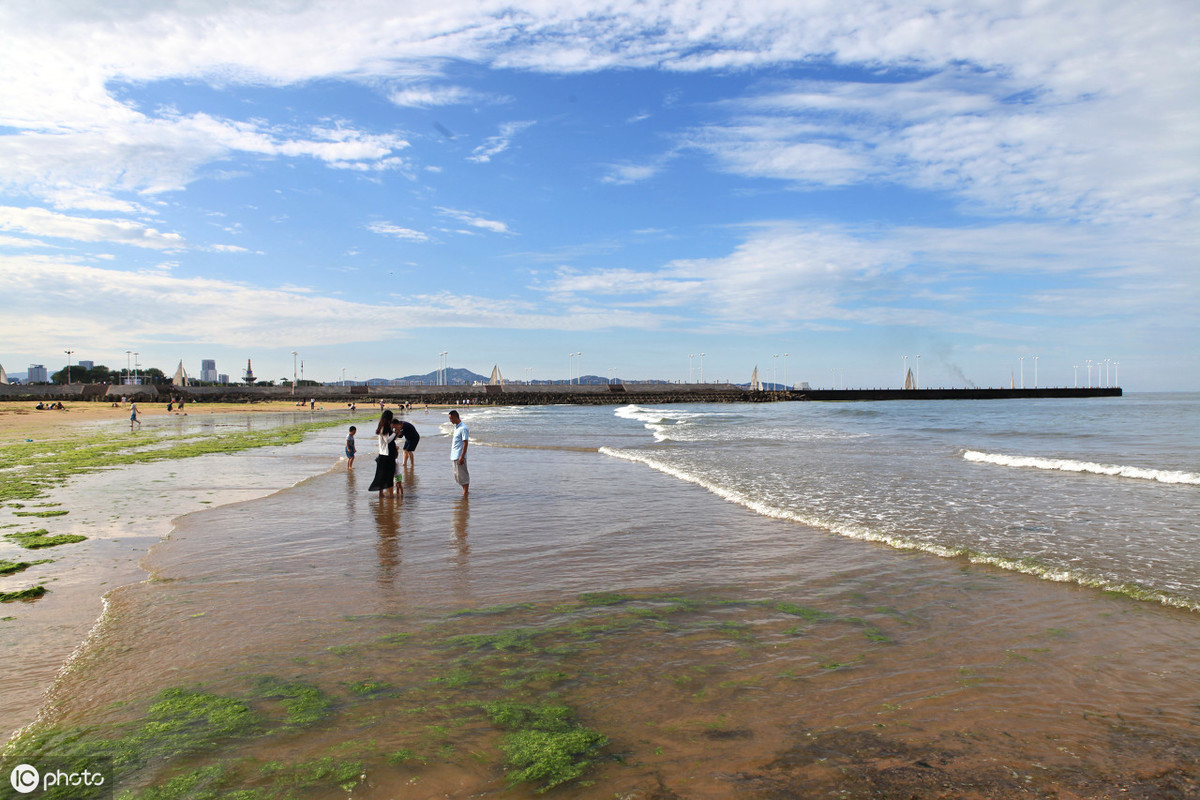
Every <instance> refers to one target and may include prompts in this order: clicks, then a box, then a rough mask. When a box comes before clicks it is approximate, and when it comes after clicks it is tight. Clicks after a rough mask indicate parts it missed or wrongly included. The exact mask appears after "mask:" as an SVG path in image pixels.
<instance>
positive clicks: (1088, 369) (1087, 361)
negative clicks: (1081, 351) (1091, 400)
mask: <svg viewBox="0 0 1200 800" xmlns="http://www.w3.org/2000/svg"><path fill="white" fill-rule="evenodd" d="M1083 363H1085V364H1087V371H1088V385H1087V388H1089V389H1090V388H1092V360H1091V359H1090V358H1089V359H1085V360H1084V362H1083Z"/></svg>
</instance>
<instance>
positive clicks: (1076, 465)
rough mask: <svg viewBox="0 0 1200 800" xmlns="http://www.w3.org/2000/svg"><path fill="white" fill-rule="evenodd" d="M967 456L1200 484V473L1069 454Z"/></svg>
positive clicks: (966, 456) (971, 452)
mask: <svg viewBox="0 0 1200 800" xmlns="http://www.w3.org/2000/svg"><path fill="white" fill-rule="evenodd" d="M963 458H964V459H966V460H967V461H973V462H976V463H979V464H996V465H999V466H1002V467H1025V468H1030V469H1045V470H1053V471H1057V472H1082V473H1088V474H1091V475H1109V476H1112V477H1117V478H1136V479H1138V480H1146V481H1158V482H1159V483H1182V484H1191V485H1193V486H1200V475H1198V474H1196V473H1194V472H1181V471H1178V470H1168V469H1148V468H1146V467H1127V466H1121V465H1119V464H1096V463H1094V462H1091V461H1075V460H1073V459H1069V458H1043V457H1040V456H1010V455H1005V454H1003V453H981V452H979V451H977V450H966V451H964V452H963Z"/></svg>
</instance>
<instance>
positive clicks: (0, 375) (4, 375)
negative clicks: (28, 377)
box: [0, 364, 8, 383]
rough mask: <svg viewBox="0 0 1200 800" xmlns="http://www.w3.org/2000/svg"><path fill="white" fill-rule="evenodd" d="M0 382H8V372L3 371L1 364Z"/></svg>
mask: <svg viewBox="0 0 1200 800" xmlns="http://www.w3.org/2000/svg"><path fill="white" fill-rule="evenodd" d="M0 383H8V373H7V372H5V371H4V365H3V364H0Z"/></svg>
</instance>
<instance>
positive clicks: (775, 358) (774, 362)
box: [771, 353, 779, 392]
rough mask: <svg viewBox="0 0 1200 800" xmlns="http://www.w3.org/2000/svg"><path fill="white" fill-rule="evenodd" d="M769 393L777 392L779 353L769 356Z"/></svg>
mask: <svg viewBox="0 0 1200 800" xmlns="http://www.w3.org/2000/svg"><path fill="white" fill-rule="evenodd" d="M771 391H773V392H777V391H779V353H772V354H771Z"/></svg>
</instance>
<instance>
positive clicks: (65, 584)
mask: <svg viewBox="0 0 1200 800" xmlns="http://www.w3.org/2000/svg"><path fill="white" fill-rule="evenodd" d="M85 408H88V411H87V412H85V413H74V412H73V410H70V409H69V410H68V411H65V412H64V411H41V412H37V411H35V412H29V413H28V414H22V413H20V409H16V410H14V409H12V407H11V404H0V447H8V446H13V445H15V444H17V443H18V442H20V443H22V446H26V445H25V444H24V443H25V442H26V440H27V439H31V438H32V439H33V441H34V446H37V445H45V447H46V448H48V449H50V450H53V449H55V448H57V447H60V446H62V445H63V444H64V443H65V442H69V441H70V440H71V438H72V437H73V436H77V435H78V434H79V433H80V431H86V432H87V433H88V435H89V436H94V434H95V432H99V433H101V434H105V433H106V431H107V430H111V431H112V433H113V439H114V441H116V442H119V441H120V437H121V435H122V434H124V435H129V432H128V430H126V429H124V421H125V420H126V419H127V414H128V410H127V409H125V408H119V409H110V408H107V407H104V408H96V407H94V406H93V407H86V406H85ZM140 410H141V408H140V407H139V411H140ZM311 414H312V412H308V411H307V409H305V412H304V413H303V415H301V414H300V413H299V409H297V408H295V407H294V406H291V405H281V404H270V405H267V404H263V405H260V406H256V407H255V408H254V410H253V412H250V411H248V409H247V408H246V407H245V406H237V405H231V406H215V405H214V406H209V407H207V408H205V409H204V411H203V412H201V413H192V414H190V415H180V414H173V415H168V414H167V413H166V410H165V406H164V407H162V408H161V409H155V410H153V411H151V412H150V413H149V414H146V415H144V418H145V420H146V429H147V431H152V430H153V429H154V428H155V427H156V426H159V425H170V424H172V423H174V424H175V425H180V426H184V427H185V428H187V429H191V430H194V431H196V432H197V435H199V436H200V437H201V438H202V439H219V438H220V436H219V435H216V436H214V435H213V434H212V433H205V432H203V431H202V430H200V429H201V428H203V427H205V426H206V425H207V426H211V425H212V423H213V422H214V421H215V420H228V421H230V422H233V421H235V420H239V419H243V420H246V421H247V423H248V424H251V425H254V424H255V422H256V420H257V421H261V422H263V423H266V424H267V426H268V427H267V430H271V429H272V427H274V428H278V429H280V430H282V429H285V428H287V427H289V425H288V417H296V416H303V417H309V416H310V415H311ZM316 416H318V417H326V418H327V419H328V420H329V421H330V422H331V423H332V424H331V425H330V426H329V427H328V428H326V429H325V430H328V431H336V433H333V434H332V435H330V434H328V433H326V434H325V435H322V431H321V430H317V431H316V432H315V433H310V434H308V435H306V437H305V441H304V443H301V444H299V445H292V446H290V447H289V446H285V447H283V448H281V447H279V446H278V445H273V444H266V445H264V446H259V447H251V448H248V449H243V450H239V451H236V452H234V453H209V454H203V455H182V456H180V457H177V458H170V459H167V460H161V461H154V462H144V463H132V464H124V465H120V466H117V467H98V468H96V469H92V470H84V471H81V472H78V473H76V474H73V475H71V476H70V477H69V478H68V479H67V480H66V481H65V482H63V483H59V482H54V483H52V484H51V485H49V486H46V487H44V488H43V490H42V492H41V494H39V496H37V497H36V498H35V499H33V500H24V501H21V502H0V527H2V528H3V532H4V533H11V532H19V531H22V530H25V529H29V528H45V529H48V531H49V533H50V535H59V534H67V535H80V536H84V537H86V539H85V540H84V541H82V542H77V543H74V544H68V545H65V546H58V547H49V548H46V549H39V550H25V549H22V548H19V547H17V546H16V545H15V544H13V543H12V542H10V541H9V540H7V539H0V547H2V548H3V553H4V555H3V558H4V559H8V560H12V561H26V562H32V563H33V566H31V567H29V568H27V569H25V570H24V571H20V572H16V573H13V574H10V575H6V576H3V577H0V588H3V589H4V590H5V591H9V590H17V589H21V588H25V587H28V586H31V585H38V586H45V587H46V588H47V589H48V590H49V591H48V592H47V593H46V594H44V595H43V596H41V597H39V598H37V599H36V600H32V601H27V602H19V601H18V602H10V603H5V604H4V605H3V606H0V652H4V653H8V654H14V653H16V652H17V651H18V650H19V651H20V657H19V658H18V657H15V656H13V657H6V658H4V659H2V660H0V685H3V686H5V691H4V692H3V694H2V695H0V730H2V732H3V735H2V736H0V739H3V740H8V739H9V738H10V737H11V736H12V735H13V734H14V733H15V732H17V731H18V730H20V729H22V728H24V727H25V726H27V725H28V724H30V723H31V722H33V721H34V717H35V716H36V715H37V714H38V713H40V712H39V709H40V708H41V704H42V698H43V696H44V693H45V692H46V691H47V690H48V689H49V688H50V687H51V686H52V685H53V684H54V683H55V682H56V680H57V679H58V676H59V674H60V673H61V672H62V670H63V669H64V668H65V667H66V665H67V664H68V663H69V661H70V660H71V659H72V658H73V657H74V654H75V653H76V651H78V649H79V648H80V647H82V646H83V645H84V644H85V643H86V642H87V641H88V638H89V637H90V635H91V631H93V630H94V629H95V627H96V625H97V624H98V623H99V622H100V620H101V619H102V617H103V613H104V609H105V608H106V607H107V599H106V598H107V595H108V594H109V593H110V592H111V591H113V589H115V588H119V587H124V586H128V585H131V584H136V583H138V582H141V581H143V580H145V579H146V578H147V576H148V574H149V573H148V572H147V570H146V569H145V568H144V567H143V566H142V561H143V559H144V558H145V557H146V555H147V554H148V553H149V552H150V550H151V549H152V548H153V547H154V545H156V544H158V543H159V542H161V541H163V540H164V539H166V538H167V537H169V535H170V534H171V532H172V531H173V530H174V528H175V526H176V524H177V521H178V520H179V519H181V518H182V517H184V516H186V515H188V514H191V513H194V512H197V511H203V510H207V509H211V508H218V507H221V506H224V505H228V504H232V503H238V502H244V501H246V500H251V499H258V498H261V497H264V496H269V495H270V494H273V493H275V492H278V491H282V490H285V489H287V488H289V487H290V486H293V485H295V484H296V482H298V481H302V480H304V479H307V478H309V477H312V475H314V474H318V473H319V472H320V471H321V469H329V468H331V467H332V466H336V464H337V460H338V459H337V456H336V455H335V453H336V454H340V452H341V448H340V446H338V443H339V442H340V440H341V437H342V432H341V431H340V430H338V429H337V424H336V421H337V420H342V419H345V420H346V421H347V424H350V422H351V421H353V420H354V419H357V417H352V416H350V415H349V413H348V411H343V410H341V409H336V410H329V411H326V412H325V413H324V414H321V412H316ZM216 425H217V426H218V427H224V426H225V423H224V422H220V421H218V422H216ZM234 435H237V434H234ZM34 437H36V438H34ZM326 441H327V442H328V443H327V444H318V443H323V442H326ZM294 447H300V448H301V450H300V451H298V452H297V451H295V450H293V449H291V448H294ZM281 450H284V451H287V452H288V455H287V456H283V457H281V456H280V455H279V451H281ZM164 475H166V476H174V475H181V476H187V477H186V478H185V479H184V483H182V484H181V485H176V486H173V487H170V488H157V486H156V484H160V483H162V480H163V476H164ZM14 477H15V476H14ZM42 509H47V510H49V511H51V512H59V511H62V512H66V513H62V515H61V516H53V517H45V518H41V517H37V516H33V517H18V516H16V514H22V513H33V514H40V513H41V511H42Z"/></svg>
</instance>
